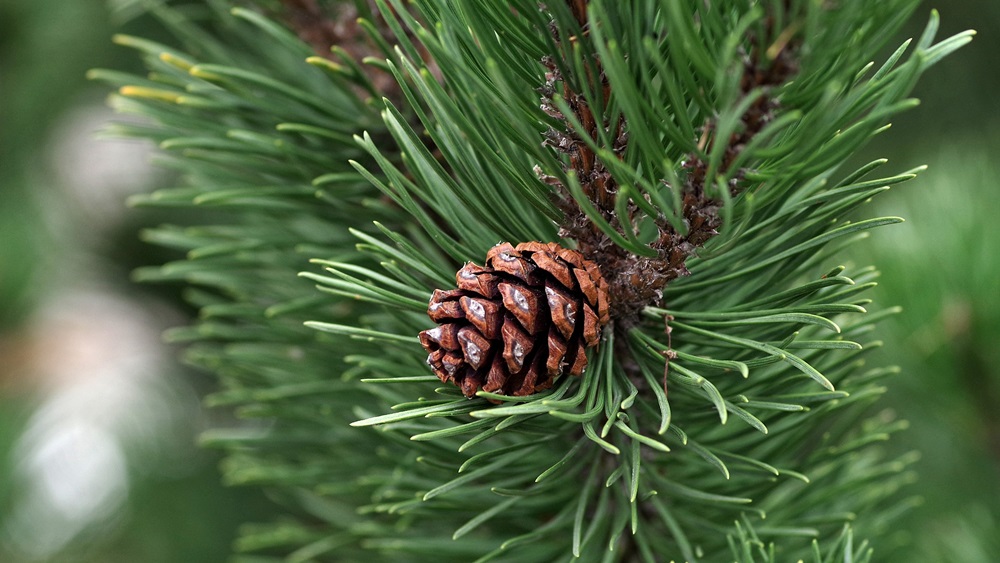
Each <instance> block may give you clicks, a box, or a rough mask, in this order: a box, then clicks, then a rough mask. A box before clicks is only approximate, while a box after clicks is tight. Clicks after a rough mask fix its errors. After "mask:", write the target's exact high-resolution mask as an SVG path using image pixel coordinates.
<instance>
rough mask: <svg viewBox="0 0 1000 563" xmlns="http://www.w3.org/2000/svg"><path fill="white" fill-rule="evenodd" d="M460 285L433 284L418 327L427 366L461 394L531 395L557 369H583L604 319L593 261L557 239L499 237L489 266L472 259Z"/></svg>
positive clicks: (600, 281) (604, 295) (604, 293)
mask: <svg viewBox="0 0 1000 563" xmlns="http://www.w3.org/2000/svg"><path fill="white" fill-rule="evenodd" d="M455 278H456V282H457V285H458V289H452V290H450V291H442V290H440V289H439V290H435V291H434V295H433V296H432V297H431V301H430V305H429V306H428V308H427V314H428V315H429V316H430V318H431V319H432V320H434V322H436V323H438V326H436V327H434V328H432V329H429V330H425V331H423V332H421V333H420V343H421V344H422V345H423V347H424V348H425V349H426V350H427V352H428V354H429V356H427V365H429V366H430V367H431V368H432V369H433V370H434V373H435V374H437V376H438V377H439V378H440V379H441V381H444V382H450V383H454V384H455V385H458V386H459V387H461V388H462V393H464V394H465V396H466V397H473V396H475V394H476V391H478V390H480V389H482V390H483V391H488V392H491V393H499V394H504V395H515V396H524V395H530V394H532V393H535V392H537V391H541V390H543V389H548V388H549V387H551V386H552V384H553V383H554V382H555V380H556V379H557V378H558V377H559V376H560V375H561V374H562V373H564V372H565V373H569V374H571V375H580V374H582V373H583V370H584V369H585V368H586V367H587V354H586V349H587V348H591V347H593V346H596V345H597V343H598V342H599V341H600V336H601V327H603V326H604V325H605V324H606V323H607V322H608V318H609V315H608V289H607V287H608V284H607V282H605V281H604V277H603V276H601V272H600V270H598V268H597V265H596V264H594V263H593V262H591V261H590V260H585V259H584V258H583V255H582V254H580V253H579V252H577V251H575V250H570V249H567V248H563V247H561V246H559V245H558V244H556V243H547V244H546V243H541V242H525V243H521V244H519V245H517V247H516V248H515V247H513V246H511V245H510V243H506V242H505V243H501V244H498V245H496V246H494V247H493V248H491V249H490V251H489V252H488V253H487V254H486V266H485V267H484V266H477V265H476V264H474V263H472V262H469V263H467V264H466V265H465V266H464V267H463V268H462V269H461V270H459V271H458V274H457V275H456V276H455Z"/></svg>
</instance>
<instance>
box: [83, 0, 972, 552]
mask: <svg viewBox="0 0 1000 563" xmlns="http://www.w3.org/2000/svg"><path fill="white" fill-rule="evenodd" d="M915 4H916V2H915V1H912V0H840V1H838V2H818V1H811V0H810V1H807V0H781V1H779V0H773V1H772V0H764V1H761V2H750V1H747V0H721V1H714V0H713V1H712V2H706V1H703V0H681V1H677V0H662V1H658V0H648V1H628V2H622V1H617V0H592V1H586V0H569V1H560V0H556V1H550V2H545V3H544V4H540V3H538V2H536V1H535V0H510V1H506V2H495V1H493V0H468V1H455V0H413V1H411V2H402V1H399V0H374V1H372V2H367V1H363V0H358V1H354V2H348V1H344V2H332V1H331V2H320V1H319V0H294V1H293V0H287V1H284V2H276V1H270V2H266V1H263V0H261V1H260V2H257V3H252V2H249V3H248V2H238V3H237V2H226V1H223V0H202V1H201V2H196V3H193V4H192V3H189V4H176V5H166V4H163V3H159V2H149V3H148V6H147V8H148V9H149V10H150V11H152V12H153V13H154V14H155V15H156V16H158V17H159V18H160V20H161V21H162V22H164V24H165V25H166V26H167V27H168V28H169V29H171V30H172V31H173V32H174V34H175V36H176V37H177V45H178V46H177V47H171V46H166V45H162V44H157V43H154V42H151V41H148V40H145V39H141V38H135V37H118V38H116V40H117V41H118V42H119V43H121V44H123V45H126V46H129V47H133V48H135V49H137V50H138V51H139V52H140V53H141V54H142V56H143V57H144V60H145V62H146V65H147V67H148V68H149V74H148V75H147V76H144V77H138V76H128V75H123V74H121V73H117V72H113V71H94V72H93V76H94V77H95V78H97V79H102V80H105V81H107V82H109V83H111V84H113V85H115V86H116V87H118V93H117V95H115V96H113V98H112V103H113V104H114V105H115V106H116V107H117V108H118V109H119V110H120V111H122V112H123V113H128V114H137V115H140V116H142V119H141V120H139V121H133V122H128V123H123V124H120V125H118V126H116V130H115V132H116V133H118V134H123V135H129V136H138V137H143V138H149V139H153V140H155V141H157V142H158V143H159V144H160V148H161V149H162V151H161V156H160V159H161V161H162V163H163V164H164V165H166V166H168V167H170V168H173V169H175V170H177V171H178V175H179V184H178V186H177V187H175V188H170V189H164V190H160V191H157V192H155V193H152V194H150V195H148V196H143V197H140V198H137V199H136V201H135V202H134V203H135V204H137V205H151V206H168V207H174V208H177V209H178V215H177V217H178V220H182V221H183V222H184V223H185V224H187V225H188V226H170V225H165V226H160V227H156V228H154V229H150V230H148V231H146V232H145V233H144V236H145V237H146V238H147V239H148V240H150V241H151V242H154V243H156V244H162V245H167V246H170V247H174V248H177V249H179V250H182V251H184V252H185V253H186V256H185V258H184V259H182V260H178V261H176V262H172V263H169V264H165V265H162V266H155V267H150V268H147V269H142V270H140V271H139V272H137V274H136V276H137V277H138V278H139V279H142V280H146V281H173V282H183V283H185V284H186V285H187V286H188V288H189V289H188V294H187V295H188V298H189V299H190V301H191V303H193V304H194V305H195V306H197V307H198V308H199V310H200V311H201V317H200V319H199V320H198V322H197V323H196V324H195V325H193V326H191V327H185V328H179V329H176V330H174V331H172V332H170V333H169V335H168V336H169V338H170V339H171V340H173V341H177V342H185V343H189V344H188V346H187V348H186V350H187V352H186V356H187V358H188V360H189V361H191V362H192V363H194V364H196V365H199V366H202V367H204V368H206V369H207V370H208V371H210V372H212V373H214V374H216V375H217V376H218V381H219V386H220V388H219V391H218V392H217V393H215V394H214V395H212V396H211V397H210V398H209V404H210V405H213V406H230V407H233V408H235V409H236V412H237V413H238V414H239V415H240V416H241V417H243V418H245V419H247V420H248V421H258V422H256V423H252V422H248V423H247V424H246V425H242V426H238V427H236V428H218V429H213V430H210V431H209V432H207V433H206V434H205V435H204V437H203V438H202V440H203V442H204V443H205V444H206V445H209V446H212V447H220V448H224V449H225V450H226V451H227V452H228V457H227V460H226V462H225V464H224V466H223V474H224V479H225V480H226V482H227V483H230V484H240V485H254V486H260V487H263V488H265V489H266V490H267V491H269V493H270V494H271V496H272V497H273V498H274V500H275V502H276V505H277V506H279V507H280V508H279V509H276V510H279V511H280V514H279V515H276V517H275V519H274V521H273V522H270V523H259V524H247V526H246V527H245V529H244V531H243V534H242V536H241V537H240V539H239V540H238V541H237V543H236V545H235V549H236V550H237V551H238V552H241V553H246V554H251V553H253V554H256V555H259V556H261V557H267V556H274V557H282V558H287V559H288V560H291V561H307V560H334V561H359V560H365V559H368V560H385V561H429V560H434V561H474V560H478V561H487V560H493V561H517V562H528V561H538V562H548V561H561V560H569V559H574V558H576V559H579V560H581V561H650V562H652V561H669V560H677V561H681V560H685V561H721V560H727V561H729V560H733V561H740V562H761V561H793V560H797V559H802V560H805V561H816V562H817V563H818V562H821V561H829V560H834V559H836V560H848V559H847V558H853V559H852V560H855V561H865V560H871V558H872V553H873V550H878V549H881V550H883V551H882V552H881V553H885V552H887V551H888V550H889V548H890V546H889V545H888V543H885V544H880V542H879V540H880V539H881V538H882V536H884V535H885V534H886V532H887V531H889V530H890V528H891V525H892V522H893V516H894V515H895V514H898V513H899V511H900V510H903V509H905V506H906V496H905V494H904V495H901V494H899V493H898V492H897V489H898V488H899V486H900V485H902V484H904V483H906V482H907V481H909V480H910V479H911V475H910V473H909V472H908V467H907V466H908V463H909V462H910V461H912V460H911V459H908V458H907V459H887V458H886V457H885V456H884V455H883V453H882V452H881V450H880V449H879V447H878V442H880V441H883V440H885V439H886V438H888V437H889V436H890V435H891V434H892V433H893V432H895V431H897V430H899V429H901V428H902V427H904V426H905V423H904V422H903V421H899V420H895V419H894V418H893V416H892V415H891V413H887V412H880V411H878V410H877V400H878V396H879V395H880V394H881V393H882V392H883V390H884V387H883V380H884V378H885V377H886V376H888V375H890V374H892V373H893V371H894V370H893V369H891V368H888V367H878V366H876V367H872V366H868V365H866V364H865V354H866V352H867V351H869V350H871V349H872V348H874V347H877V346H878V342H876V341H872V340H871V337H870V330H871V329H872V327H873V323H874V322H876V321H877V319H878V318H879V317H880V316H883V315H885V314H888V313H891V311H892V310H891V309H884V310H882V311H880V312H877V313H870V312H868V311H867V308H868V300H867V299H866V298H865V296H864V292H865V290H866V289H868V288H870V287H871V286H872V285H873V283H874V282H873V281H872V280H873V279H874V278H875V276H876V275H877V273H876V272H875V270H874V269H872V268H866V267H856V266H851V267H845V266H843V265H841V264H850V260H849V255H848V254H847V253H846V249H847V248H848V247H849V245H850V244H851V243H852V242H854V241H856V240H858V239H859V238H862V237H864V236H865V235H866V231H867V230H869V229H871V228H874V227H878V226H881V225H887V224H891V223H895V222H898V221H900V219H898V218H894V217H880V218H865V219H856V217H858V216H859V212H858V211H857V208H858V207H859V206H861V205H862V204H863V203H865V202H866V201H868V200H869V199H871V198H872V197H873V196H875V195H877V194H878V193H880V192H882V191H884V190H886V189H889V186H891V185H894V184H897V183H900V182H903V181H905V180H908V179H911V178H912V177H914V175H915V174H916V172H917V171H918V170H919V169H914V170H910V171H906V172H902V173H896V174H891V173H890V174H889V175H881V174H879V172H880V171H881V170H882V169H883V166H884V165H885V164H886V163H885V161H884V160H874V161H872V162H871V163H870V164H867V165H864V166H862V167H860V168H858V169H857V170H845V169H843V165H844V163H845V162H846V161H847V160H848V159H849V158H850V157H852V156H853V155H854V154H855V153H856V152H857V151H858V150H859V149H861V148H862V147H863V145H864V144H865V142H866V141H867V140H868V139H870V138H871V137H873V136H874V135H876V134H879V133H881V132H883V131H884V130H885V129H886V128H887V124H888V120H889V118H890V117H892V116H893V115H895V114H897V113H899V112H901V111H903V110H905V109H907V108H909V107H912V106H913V105H914V104H915V103H916V102H915V100H912V99H909V98H908V97H907V95H908V93H909V92H910V90H911V88H912V87H913V85H914V83H915V81H916V79H917V78H918V77H919V76H920V74H921V73H922V72H924V71H925V70H926V69H927V68H928V67H930V66H931V65H933V64H934V63H936V62H937V61H938V60H940V59H941V58H942V57H944V56H946V55H947V54H949V53H950V52H952V51H954V50H955V49H957V48H958V47H960V46H961V45H963V44H965V43H966V42H968V41H969V40H970V38H971V33H965V34H961V35H958V36H956V37H953V38H950V39H946V40H944V41H941V42H938V43H935V42H934V36H935V32H936V28H937V16H936V15H935V14H932V16H931V19H930V23H929V24H928V26H927V29H926V31H925V32H924V34H923V35H922V36H921V37H920V38H919V39H918V40H917V41H915V42H912V43H911V42H909V41H908V42H906V43H904V44H903V45H902V46H900V47H899V49H897V50H896V51H894V52H892V53H891V54H890V55H889V56H888V58H887V59H886V60H884V61H881V62H880V63H878V64H875V63H871V62H870V61H872V60H873V59H875V58H876V57H877V56H879V54H880V53H881V52H882V51H881V49H882V47H883V44H884V42H885V41H886V40H887V38H888V37H890V36H891V35H892V32H893V31H894V30H896V29H898V28H899V26H900V25H901V24H902V22H903V21H905V19H906V18H907V17H908V16H909V14H910V13H911V12H912V11H913V9H914V7H915ZM861 216H863V212H862V215H861ZM500 241H507V242H508V243H509V244H508V245H506V246H502V247H495V245H497V244H498V243H499V242H500ZM484 256H489V258H488V261H487V263H486V266H483V267H480V266H476V265H475V264H471V265H467V264H468V263H469V262H476V261H478V260H482V259H483V257H484ZM505 257H506V258H511V259H512V260H513V261H514V262H516V264H514V265H513V266H511V265H510V264H506V262H510V261H509V260H505V259H504V258H505ZM512 263H513V262H512ZM508 266H510V267H511V268H514V266H517V268H515V270H517V271H514V270H511V271H506V270H503V268H505V267H508ZM518 268H519V269H518ZM473 278H474V279H473ZM500 282H502V283H500ZM456 284H458V285H456ZM462 284H466V285H465V286H463V285H462ZM471 284H474V285H475V287H472V285H471ZM588 288H589V289H588ZM598 289H599V291H598ZM449 292H451V293H449ZM515 293H516V294H517V295H520V296H521V297H522V298H524V299H525V301H524V302H523V303H522V302H521V301H519V300H518V299H517V298H516V297H517V295H515ZM528 300H530V301H531V302H530V303H529V301H528ZM429 305H430V316H428V307H429ZM480 309H481V310H480ZM442 311H444V312H442ZM567 311H568V312H567ZM480 313H482V315H480ZM529 313H530V314H529ZM449 315H450V316H449ZM480 317H481V318H480ZM438 322H440V323H442V324H441V325H440V326H439V327H438V329H435V328H434V327H435V323H438ZM605 323H606V324H605ZM536 324H537V326H536ZM601 326H603V329H601V328H600V327H601ZM441 327H445V329H446V330H445V329H442V328H441ZM463 331H464V332H463ZM445 332H447V333H448V334H444V333H445ZM452 333H454V334H452ZM418 335H421V336H420V337H419V338H418ZM463 335H464V340H463ZM472 335H474V336H475V337H476V338H475V339H474V338H473V336H472ZM445 340H447V343H445ZM598 340H599V341H598ZM470 343H471V344H472V345H475V350H473V349H472V348H471V347H470ZM516 345H521V346H523V347H524V348H525V349H523V350H522V354H525V355H526V356H525V358H527V357H528V356H527V355H531V351H530V350H528V348H532V349H534V348H537V349H539V350H542V349H544V350H545V353H544V354H543V353H541V352H537V353H535V354H534V355H531V356H530V357H531V358H532V361H531V362H529V363H528V364H527V367H525V364H524V363H523V362H522V361H520V360H521V356H519V355H518V353H517V349H516ZM491 346H492V348H495V349H491V348H490V347H491ZM428 352H430V353H431V358H430V362H429V363H430V366H428V364H427V363H425V362H426V361H427V360H428V358H427V353H428ZM525 361H526V360H525ZM584 366H585V369H584ZM449 367H453V368H454V369H455V370H458V369H462V370H466V371H465V372H463V374H462V377H460V378H455V377H454V376H453V374H452V373H451V372H450V371H449V369H448V368H449ZM561 373H569V374H573V375H578V376H579V377H565V376H563V377H558V376H559V374H561ZM435 374H436V375H435ZM439 376H440V379H441V380H444V381H446V382H447V381H449V376H451V377H452V379H451V381H452V382H454V383H457V384H458V386H456V385H452V384H450V383H448V384H444V385H442V384H441V382H440V381H439ZM529 377H531V378H534V379H532V380H531V381H529V380H528V378H529ZM465 381H468V382H469V383H463V382H465ZM529 383H530V385H529ZM529 387H530V389H529ZM873 405H874V406H875V408H873ZM869 542H871V543H869ZM881 545H885V547H884V548H883V547H880V546H881ZM265 560H266V559H265Z"/></svg>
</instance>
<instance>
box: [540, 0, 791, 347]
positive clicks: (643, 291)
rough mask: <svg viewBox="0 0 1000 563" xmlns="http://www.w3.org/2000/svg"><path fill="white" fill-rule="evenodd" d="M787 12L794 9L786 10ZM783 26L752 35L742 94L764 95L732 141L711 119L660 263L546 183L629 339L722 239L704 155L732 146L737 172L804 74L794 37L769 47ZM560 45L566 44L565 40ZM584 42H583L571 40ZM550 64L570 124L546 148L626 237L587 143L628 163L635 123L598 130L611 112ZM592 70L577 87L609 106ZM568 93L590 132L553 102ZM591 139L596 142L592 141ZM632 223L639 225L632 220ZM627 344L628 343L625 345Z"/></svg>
mask: <svg viewBox="0 0 1000 563" xmlns="http://www.w3.org/2000/svg"><path fill="white" fill-rule="evenodd" d="M566 1H567V3H568V4H569V7H570V9H571V10H572V12H573V15H574V16H575V18H576V20H577V22H578V23H580V25H581V30H582V32H581V36H586V35H587V34H588V25H589V23H588V17H587V2H586V0H566ZM786 8H787V6H786ZM775 25H776V24H775V20H774V18H773V17H770V16H769V17H768V18H767V19H766V20H765V22H764V27H765V30H764V34H763V35H764V37H763V38H761V37H756V36H751V38H750V39H751V45H750V50H749V52H748V53H746V54H745V56H744V65H743V66H744V71H743V76H742V78H741V81H740V88H741V91H742V93H743V94H744V95H750V93H751V92H753V91H754V90H757V89H759V90H757V91H759V92H761V93H760V94H758V96H757V98H756V99H755V100H754V101H753V103H752V104H751V105H750V107H749V109H747V111H746V112H745V113H744V115H743V116H742V118H741V125H742V127H740V128H738V129H737V132H736V133H733V134H732V135H730V136H729V138H726V139H719V138H717V137H716V136H715V135H714V132H715V129H716V122H715V120H714V118H710V119H707V120H706V121H705V123H704V124H703V125H702V128H701V139H700V142H699V146H700V148H701V149H702V150H701V152H700V153H694V152H692V153H691V154H689V155H687V157H686V158H685V159H684V160H683V161H682V165H681V166H682V172H683V173H684V174H682V178H683V184H682V186H681V193H682V206H681V207H682V219H683V222H684V225H685V226H686V231H684V232H681V231H678V230H676V229H674V227H673V226H672V225H671V224H670V223H669V222H667V221H665V220H660V221H658V223H657V227H658V229H659V235H658V236H657V238H656V239H655V240H654V241H653V242H652V244H650V247H651V248H652V249H654V250H656V252H657V255H656V256H655V257H651V258H647V257H642V256H636V255H633V254H631V253H630V252H628V251H627V250H625V249H623V248H621V247H620V246H618V245H617V244H615V243H614V242H613V241H612V240H611V239H610V237H608V236H607V235H606V234H605V233H603V232H602V231H601V230H600V229H599V228H597V226H596V225H594V223H593V222H592V221H591V220H590V219H589V218H588V217H587V216H586V214H585V213H583V211H582V210H581V209H580V207H579V205H578V204H577V203H576V201H574V200H573V198H572V197H571V196H570V195H569V190H568V189H566V187H565V186H563V185H562V184H561V182H560V181H559V180H558V179H557V178H554V177H551V176H543V177H542V179H543V180H544V181H546V182H547V183H549V184H551V185H553V186H554V187H556V193H557V204H558V205H559V207H560V208H561V210H562V211H563V213H564V216H565V219H564V221H563V222H562V224H561V230H560V234H561V236H563V237H565V238H570V239H573V240H575V241H576V243H577V245H578V248H579V250H580V251H581V252H582V253H583V254H584V255H585V256H587V257H588V259H590V260H593V261H595V262H596V263H597V264H598V266H599V267H600V268H601V272H602V273H603V275H604V276H605V278H606V279H607V281H608V284H609V286H610V300H611V311H612V313H611V314H612V318H613V320H614V321H615V326H616V330H617V331H618V332H619V333H620V334H622V336H624V332H625V331H627V330H628V329H629V328H631V327H633V326H635V325H636V324H638V322H639V314H640V312H641V311H642V309H643V308H645V307H646V306H649V305H658V304H660V302H661V300H662V298H663V288H664V287H665V286H666V285H667V283H669V282H670V281H672V280H674V279H676V278H678V277H680V276H685V275H687V274H688V273H689V272H688V270H687V267H686V263H687V260H688V258H690V257H691V256H692V255H694V254H695V252H696V251H697V249H698V248H699V247H701V246H702V245H704V244H705V243H706V242H707V241H708V240H709V239H711V238H712V237H714V236H715V235H717V234H718V229H719V227H720V226H721V223H722V218H721V216H720V214H719V211H720V209H721V205H722V204H721V202H720V201H719V200H718V199H716V198H714V197H712V196H711V195H710V189H709V188H710V185H711V184H710V182H711V178H708V177H707V175H708V162H706V161H705V160H704V159H703V158H702V157H700V156H699V154H708V153H710V152H712V151H713V150H714V145H715V144H716V143H719V142H724V143H725V144H726V146H725V149H724V152H723V158H722V162H721V166H720V170H729V169H730V168H731V167H732V165H733V163H734V162H735V161H736V160H737V158H738V157H739V156H740V154H741V153H742V152H743V150H745V148H746V146H747V145H748V144H749V142H750V141H751V140H752V139H753V138H754V136H755V135H757V134H758V133H760V132H761V131H762V130H763V128H764V127H765V126H766V125H767V123H769V122H770V121H771V120H772V119H773V117H774V113H775V111H776V110H777V109H778V106H779V102H778V100H777V99H776V98H775V97H774V96H773V94H772V92H773V89H774V87H776V86H779V85H781V84H783V83H784V82H786V81H787V80H788V78H789V77H790V76H791V75H793V74H794V73H795V72H796V70H797V64H796V63H797V61H796V56H797V46H798V43H797V41H795V39H794V37H793V33H782V34H781V35H780V36H779V40H778V41H776V42H775V44H774V45H771V46H768V45H764V44H763V41H764V40H766V39H767V38H769V37H771V36H772V35H773V32H774V30H775ZM557 39H559V38H558V37H557ZM575 40H578V38H577V37H573V38H569V39H568V41H575ZM542 63H543V64H544V65H545V67H546V69H547V71H548V72H547V73H546V82H545V84H544V85H543V86H542V88H541V89H540V91H541V93H542V109H543V110H544V111H545V112H546V113H547V114H548V115H550V116H551V117H553V118H555V119H557V120H559V121H562V122H564V123H566V124H567V126H566V128H565V129H564V130H555V129H551V130H550V131H549V132H548V134H547V135H546V144H548V145H549V146H552V147H553V148H555V149H556V150H557V151H559V152H562V153H563V154H565V155H567V157H568V160H569V166H568V170H571V171H573V172H574V173H575V175H576V177H577V178H578V179H579V182H580V185H581V187H582V189H583V192H584V194H585V195H586V196H587V198H588V199H589V200H590V201H591V202H592V203H593V205H594V207H595V208H596V209H597V210H598V211H599V212H600V213H601V215H602V216H603V217H604V219H605V220H607V221H608V223H610V224H611V225H612V226H614V227H615V228H616V229H618V230H619V231H621V229H622V228H623V227H622V222H621V221H619V220H618V215H617V213H616V211H615V198H616V196H617V193H618V188H619V186H618V184H617V181H616V180H615V178H614V177H613V176H612V174H611V173H610V171H609V170H608V168H607V166H606V165H605V163H603V162H602V161H601V159H600V158H599V157H598V156H597V154H596V153H595V152H594V151H593V150H591V149H590V148H589V146H588V145H587V142H586V140H590V141H591V142H597V140H598V139H599V136H598V128H601V129H602V132H603V133H604V136H605V137H606V138H608V139H610V140H611V146H610V147H609V148H610V149H611V151H612V152H613V153H614V154H615V155H618V156H619V157H621V155H623V154H624V152H625V150H626V149H627V148H628V141H629V138H628V123H627V122H626V121H625V119H624V117H618V118H617V119H615V120H614V122H608V121H605V122H603V123H598V122H597V120H596V119H595V117H594V116H595V114H597V115H604V114H605V113H606V112H605V111H603V110H604V109H606V108H600V109H601V110H602V111H598V112H595V111H593V110H592V108H591V107H590V106H589V105H588V101H587V100H586V99H585V97H584V96H583V94H581V93H579V92H575V91H573V90H572V89H571V87H570V83H571V81H570V80H564V78H565V77H563V76H562V75H561V72H560V70H559V65H556V64H555V62H554V61H553V60H552V59H550V58H546V59H543V61H542ZM592 65H593V66H592V68H594V69H596V71H592V72H591V73H589V75H588V76H586V77H576V78H577V80H581V79H587V80H588V81H589V83H590V86H591V90H592V91H600V92H602V94H603V96H602V99H603V100H604V104H605V105H606V104H607V103H608V99H609V97H610V96H612V95H613V92H612V91H611V87H610V84H609V82H608V79H607V77H606V75H605V73H604V70H603V68H602V67H601V63H600V61H599V60H596V58H595V60H593V61H592ZM557 92H558V93H560V94H561V96H562V98H563V99H564V100H565V102H566V104H567V105H568V107H569V109H570V110H571V111H572V112H573V115H572V116H571V117H572V118H573V120H575V121H577V122H578V123H579V124H581V125H582V127H583V130H582V131H581V130H579V129H577V128H574V127H573V126H571V125H569V123H570V119H568V117H570V116H566V115H564V114H563V113H562V112H561V111H560V110H559V108H558V107H557V106H556V104H555V103H554V101H553V97H554V96H555V94H556V93H557ZM584 135H586V136H587V137H589V139H586V140H585V138H584ZM744 174H745V171H743V170H738V171H736V172H735V174H734V177H733V179H732V180H731V181H730V184H729V189H730V195H733V196H735V195H737V194H738V193H739V192H741V191H742V190H743V189H744V188H745V184H746V182H745V180H744ZM637 211H638V210H637V207H636V206H635V204H633V203H631V202H630V203H629V205H628V206H627V208H626V212H627V213H628V215H629V217H628V219H632V218H633V216H634V214H635V213H637ZM627 224H631V221H629V222H628V223H627ZM619 340H621V341H623V342H624V341H625V339H624V338H621V339H619Z"/></svg>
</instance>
